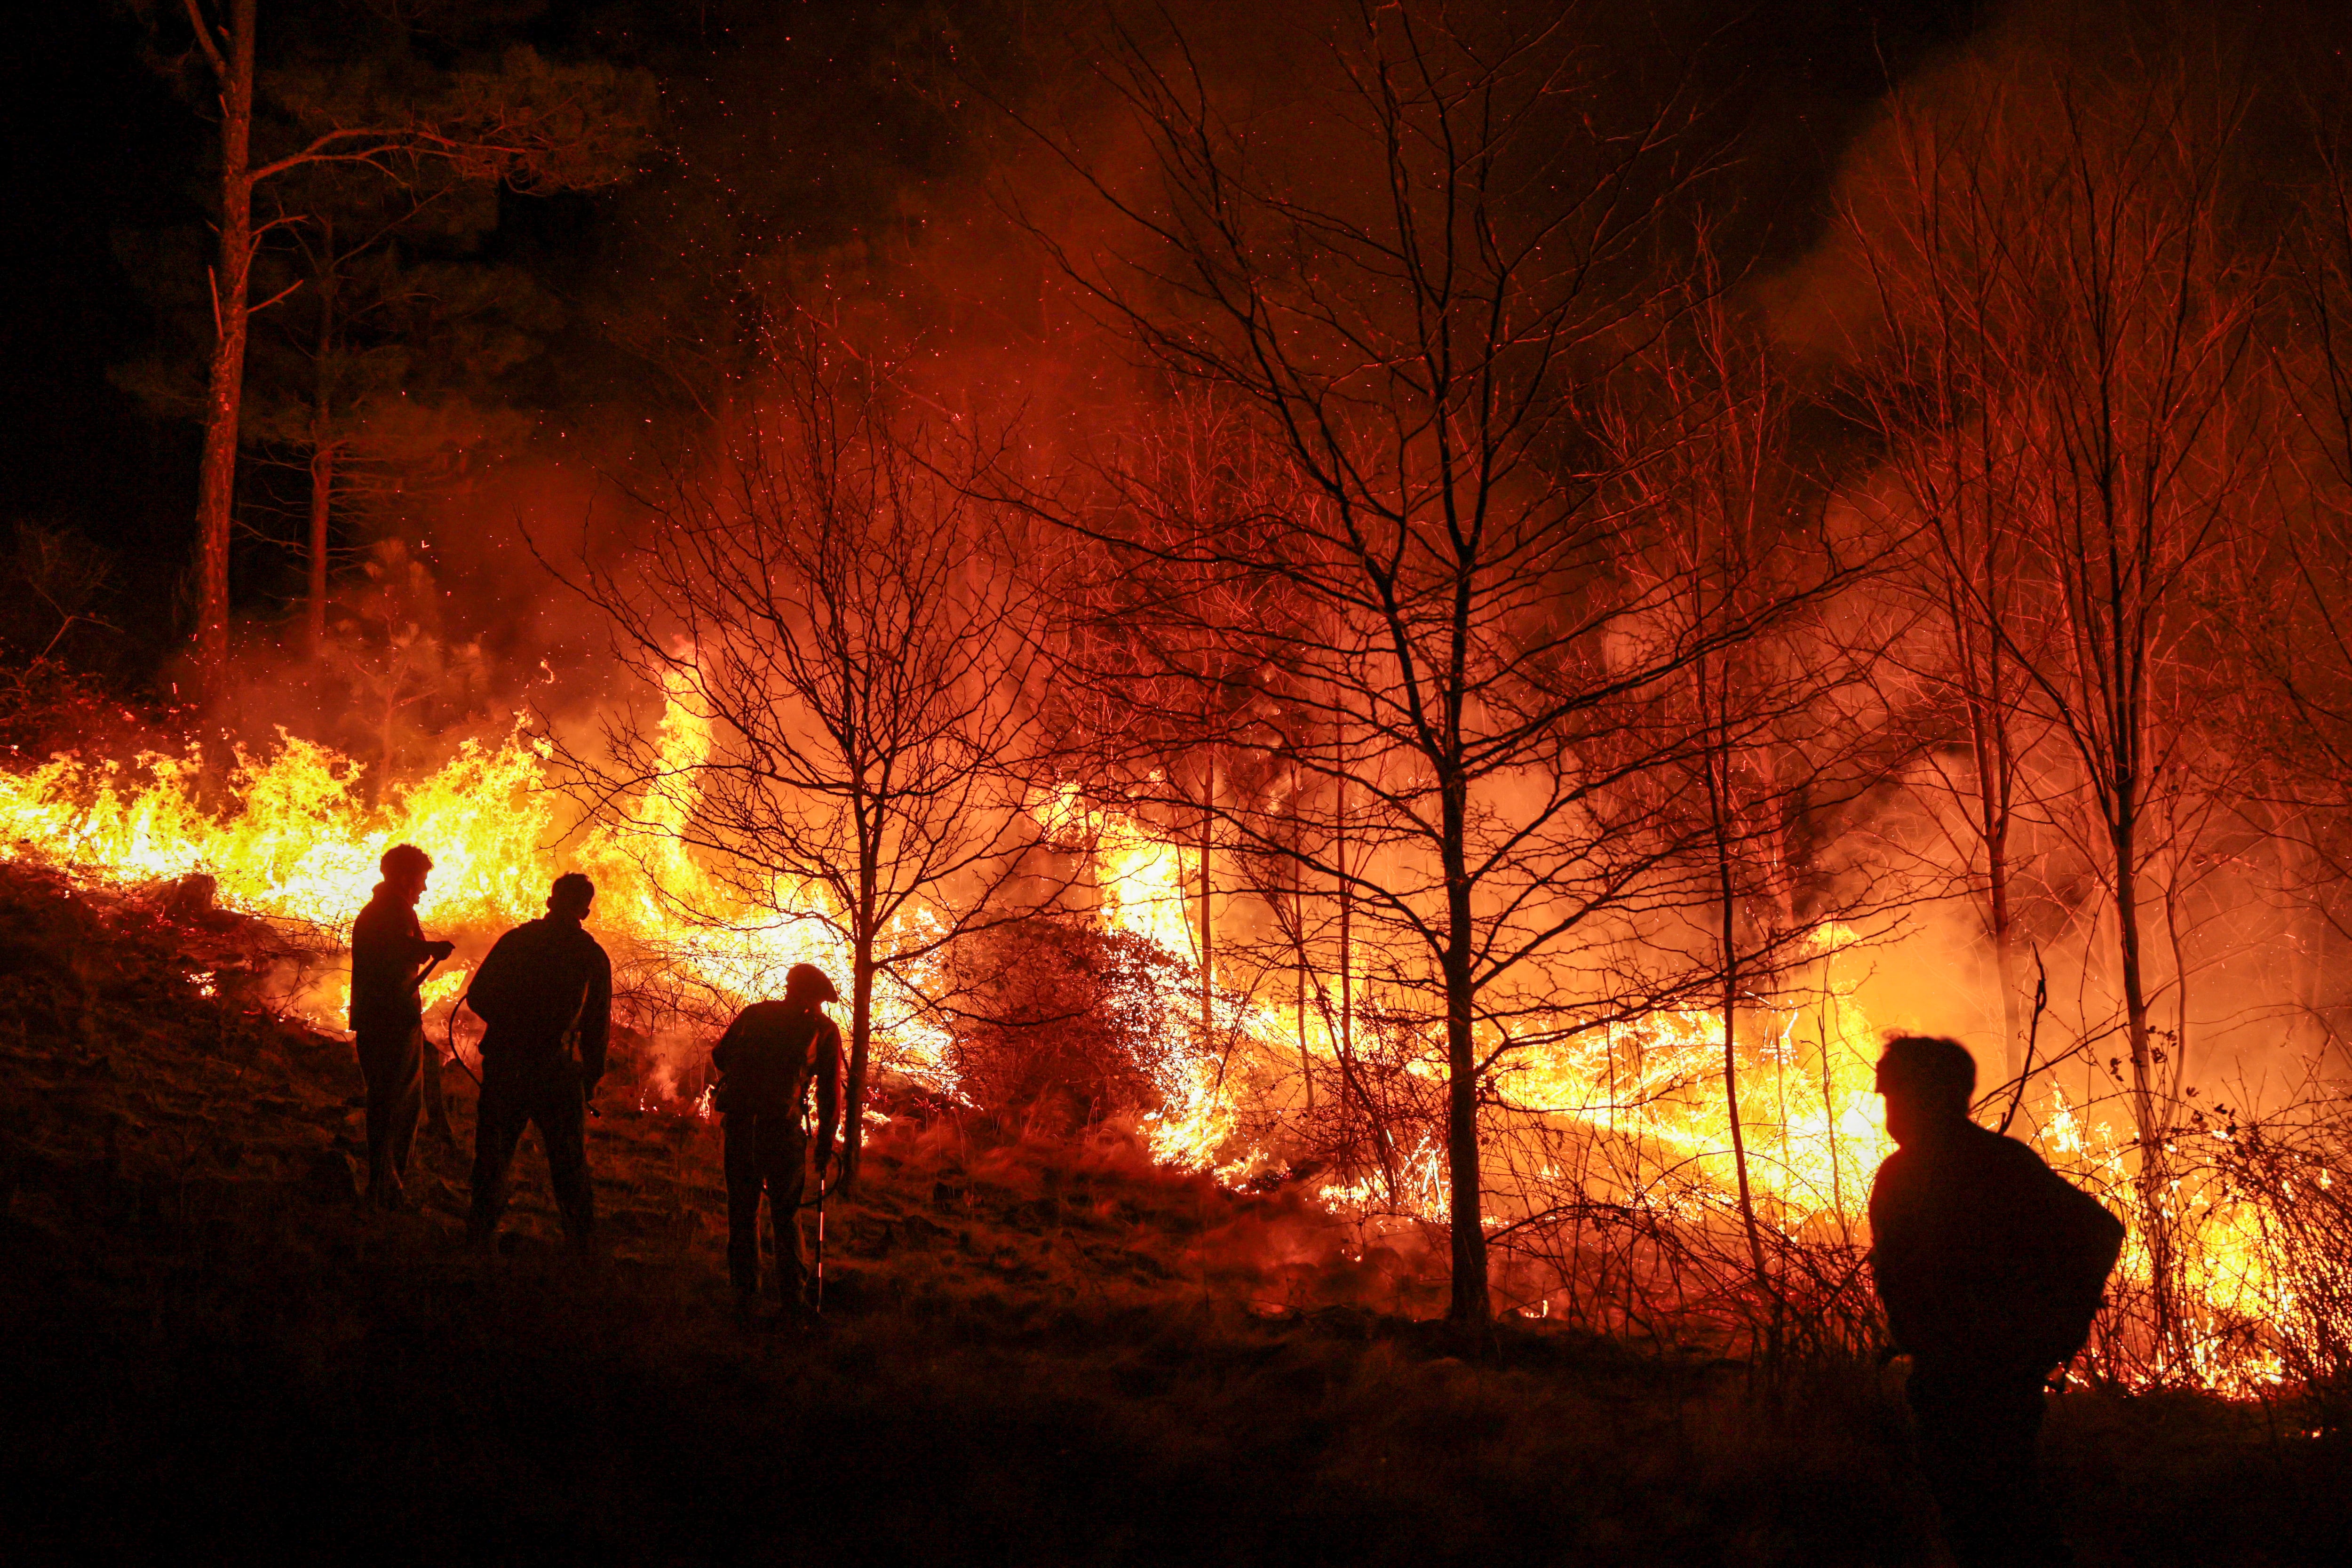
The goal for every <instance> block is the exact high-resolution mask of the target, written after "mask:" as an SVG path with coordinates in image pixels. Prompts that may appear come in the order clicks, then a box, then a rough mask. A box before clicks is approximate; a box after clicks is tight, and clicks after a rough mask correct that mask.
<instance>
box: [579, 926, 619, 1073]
mask: <svg viewBox="0 0 2352 1568" xmlns="http://www.w3.org/2000/svg"><path fill="white" fill-rule="evenodd" d="M591 946H592V951H593V953H594V958H593V962H592V963H591V964H590V966H589V971H588V994H587V995H586V996H585V997H584V998H583V999H582V1001H581V1004H580V1076H581V1077H582V1078H583V1079H586V1080H587V1082H588V1084H589V1086H590V1087H592V1088H593V1087H594V1085H595V1082H596V1080H597V1079H600V1078H603V1077H604V1047H605V1044H606V1042H607V1041H609V1040H610V1039H611V1038H612V1035H613V961H612V959H611V958H610V957H609V956H608V955H607V954H606V953H605V952H604V949H603V948H602V947H597V946H594V945H593V944H591Z"/></svg>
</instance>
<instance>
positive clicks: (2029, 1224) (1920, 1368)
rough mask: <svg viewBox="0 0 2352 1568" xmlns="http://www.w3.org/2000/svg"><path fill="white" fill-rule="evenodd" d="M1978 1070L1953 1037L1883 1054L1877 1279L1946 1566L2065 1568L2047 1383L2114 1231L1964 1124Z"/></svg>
mask: <svg viewBox="0 0 2352 1568" xmlns="http://www.w3.org/2000/svg"><path fill="white" fill-rule="evenodd" d="M1976 1073H1977V1069H1976V1062H1975V1060H1974V1059H1973V1058H1970V1057H1969V1052H1968V1047H1965V1046H1963V1045H1961V1044H1960V1043H1959V1042H1958V1041H1957V1040H1947V1039H1937V1038H1931V1037H1924V1036H1906V1037H1903V1038H1901V1039H1897V1040H1892V1041H1890V1042H1888V1044H1887V1047H1886V1052H1885V1056H1883V1057H1881V1058H1879V1063H1878V1092H1879V1093H1880V1094H1882V1095H1884V1096H1885V1099H1886V1131H1887V1134H1888V1136H1890V1137H1892V1138H1893V1139H1894V1140H1895V1144H1896V1148H1895V1152H1894V1153H1892V1154H1889V1155H1888V1156H1887V1157H1886V1160H1885V1163H1883V1164H1881V1165H1880V1166H1879V1168H1878V1176H1877V1179H1876V1180H1875V1181H1874V1182H1873V1184H1871V1189H1870V1235H1871V1270H1872V1273H1873V1274H1874V1277H1875V1279H1876V1280H1877V1285H1878V1299H1879V1300H1880V1302H1881V1303H1882V1304H1883V1305H1884V1306H1885V1309H1886V1322H1887V1327H1888V1328H1889V1329H1890V1330H1891V1331H1892V1332H1893V1335H1894V1341H1895V1350H1896V1351H1897V1352H1903V1353H1906V1354H1908V1355H1909V1356H1910V1357H1911V1374H1910V1378H1909V1381H1908V1383H1907V1384H1906V1389H1905V1393H1906V1397H1907V1399H1908V1401H1909V1403H1910V1405H1911V1414H1912V1421H1913V1426H1914V1429H1915V1431H1916V1435H1917V1440H1918V1454H1919V1466H1920V1469H1921V1470H1922V1472H1923V1473H1924V1474H1925V1476H1926V1478H1927V1486H1928V1489H1929V1490H1930V1491H1931V1492H1933V1493H1934V1494H1935V1498H1936V1502H1937V1509H1938V1510H1939V1511H1940V1512H1941V1513H1942V1514H1943V1519H1944V1533H1945V1535H1946V1537H1947V1539H1948V1541H1949V1542H1950V1545H1951V1548H1952V1555H1953V1556H1954V1557H1955V1558H1956V1559H1957V1560H1958V1562H1959V1563H1962V1564H1964V1565H1965V1564H1976V1563H2004V1564H2006V1563H2066V1562H2070V1561H2072V1557H2071V1554H2070V1553H2069V1552H2068V1550H2067V1547H2066V1542H2065V1538H2064V1535H2063V1533H2062V1532H2061V1531H2060V1529H2059V1527H2058V1521H2057V1519H2056V1517H2055V1515H2054V1514H2053V1512H2052V1510H2051V1509H2050V1506H2049V1504H2048V1502H2047V1501H2046V1500H2045V1499H2044V1498H2043V1496H2042V1486H2041V1480H2040V1477H2039V1476H2038V1474H2037V1471H2036V1462H2035V1454H2034V1448H2035V1444H2036V1441H2037V1439H2038V1438H2039V1436H2040V1434H2041V1431H2042V1400H2043V1384H2044V1380H2045V1379H2047V1378H2048V1377H2049V1375H2050V1373H2052V1371H2053V1369H2055V1368H2058V1367H2060V1366H2063V1364H2064V1363H2067V1362H2069V1361H2071V1360H2073V1359H2074V1355H2075V1353H2076V1352H2079V1351H2081V1350H2082V1348H2083V1345H2084V1341H2085V1340H2086V1339H2088V1337H2089V1335H2090V1331H2091V1320H2092V1318H2093V1317H2094V1315H2095V1314H2096V1312H2097V1311H2098V1309H2099V1293H2100V1291H2101V1290H2102V1289H2105V1285H2106V1279H2107V1274H2108V1272H2109V1271H2110V1270H2111V1269H2113V1268H2115V1266H2116V1257H2117V1255H2118V1254H2119V1253H2120V1252H2121V1250H2122V1247H2123V1240H2124V1227H2123V1225H2122V1222H2120V1221H2118V1220H2117V1219H2116V1217H2115V1215H2111V1214H2109V1213H2108V1212H2107V1211H2106V1210H2105V1208H2104V1207H2102V1206H2101V1205H2099V1203H2098V1201H2097V1200H2096V1199H2095V1198H2093V1197H2091V1196H2090V1195H2088V1194H2084V1193H2082V1192H2079V1191H2077V1190H2076V1189H2075V1188H2074V1186H2072V1185H2071V1184H2068V1183H2067V1182H2066V1180H2065V1179H2064V1178H2063V1177H2062V1176H2060V1175H2059V1174H2058V1173H2056V1172H2054V1171H2053V1170H2052V1169H2051V1168H2050V1167H2049V1166H2048V1165H2045V1164H2043V1163H2042V1157H2041V1156H2040V1155H2039V1154H2036V1153H2035V1152H2033V1151H2032V1150H2031V1149H2029V1148H2027V1147H2026V1146H2025V1145H2024V1144H2022V1143H2021V1142H2018V1141H2017V1140H2016V1139H2014V1138H2005V1137H2003V1136H2001V1135H2000V1133H1998V1132H1995V1131H1990V1129H1988V1128H1983V1127H1979V1126H1978V1125H1977V1124H1976V1123H1975V1122H1974V1121H1971V1120H1969V1101H1970V1097H1971V1096H1972V1095H1973V1094H1974V1093H1975V1090H1976Z"/></svg>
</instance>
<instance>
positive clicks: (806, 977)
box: [710, 963, 843, 1312]
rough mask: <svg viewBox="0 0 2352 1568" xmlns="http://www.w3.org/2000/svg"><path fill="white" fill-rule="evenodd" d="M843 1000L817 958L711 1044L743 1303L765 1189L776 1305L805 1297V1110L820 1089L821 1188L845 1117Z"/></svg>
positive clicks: (748, 1298) (752, 1273)
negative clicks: (836, 1010) (832, 1005)
mask: <svg viewBox="0 0 2352 1568" xmlns="http://www.w3.org/2000/svg"><path fill="white" fill-rule="evenodd" d="M839 1000H841V996H840V993H838V992H836V991H835V989H834V986H833V982H832V981H830V980H828V979H826V978H825V975H824V971H822V970H820V969H818V968H817V967H816V965H814V964H813V963H795V964H793V966H792V968H791V969H790V970H789V971H787V972H786V973H785V975H784V997H783V1000H782V1001H781V1002H775V1001H769V1002H754V1003H752V1004H751V1005H750V1006H748V1007H746V1008H744V1009H743V1011H742V1012H741V1013H740V1014H738V1015H737V1016H736V1018H735V1021H734V1022H733V1023H732V1024H730V1025H729V1026H727V1033H726V1034H725V1035H724V1036H723V1037H720V1039H719V1044H718V1045H717V1046H716V1047H713V1048H712V1050H711V1053H710V1060H711V1063H712V1065H714V1066H715V1067H717V1068H719V1075H720V1077H719V1086H718V1092H717V1094H716V1096H715V1099H716V1100H717V1103H718V1107H719V1114H720V1122H719V1125H720V1128H721V1131H722V1132H723V1135H724V1137H725V1140H726V1154H725V1163H726V1170H727V1272H728V1275H729V1277H730V1279H732V1280H733V1281H734V1285H735V1300H736V1303H737V1305H738V1307H739V1308H740V1309H741V1310H744V1311H746V1312H749V1311H750V1310H753V1309H754V1308H756V1307H757V1305H758V1303H759V1300H760V1198H761V1194H763V1193H764V1194H766V1196H767V1200H768V1217H769V1225H770V1227H771V1229H772V1232H773V1235H774V1251H775V1255H776V1272H775V1287H776V1297H777V1300H778V1304H779V1305H781V1306H783V1307H785V1308H793V1307H798V1306H802V1305H804V1304H805V1303H806V1300H807V1289H808V1258H807V1255H806V1253H805V1251H804V1250H803V1247H802V1243H801V1226H800V1207H801V1194H802V1193H803V1190H805V1187H806V1184H807V1180H808V1154H809V1150H808V1136H807V1133H806V1131H804V1128H803V1117H804V1116H805V1115H806V1113H807V1112H806V1108H807V1104H808V1093H809V1088H810V1085H811V1084H812V1083H814V1085H815V1088H816V1122H817V1126H816V1177H817V1183H818V1190H819V1192H820V1193H822V1192H823V1190H824V1177H825V1171H826V1169H827V1167H828V1166H830V1165H831V1164H832V1163H833V1152H834V1135H835V1132H836V1131H838V1129H839V1127H840V1123H841V1110H842V1106H841V1085H842V1078H843V1070H842V1052H841V1030H840V1028H839V1027H838V1026H836V1025H835V1023H834V1021H833V1020H832V1019H830V1018H828V1017H826V1016H825V1015H824V1005H825V1004H826V1003H827V1002H838V1001H839Z"/></svg>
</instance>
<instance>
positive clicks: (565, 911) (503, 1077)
mask: <svg viewBox="0 0 2352 1568" xmlns="http://www.w3.org/2000/svg"><path fill="white" fill-rule="evenodd" d="M595 898H596V889H595V886H594V884H593V883H592V882H590V881H589V880H588V879H587V878H585V877H583V876H581V875H580V874H579V873H578V872H576V871H574V872H570V873H567V874H565V875H563V876H561V877H558V878H557V879H555V886H554V888H553V889H552V890H551V891H550V892H549V894H548V895H547V913H545V914H544V915H541V917H540V918H539V919H537V920H535V921H527V922H526V923H524V924H522V925H519V926H517V927H515V928H514V930H512V931H509V932H507V933H506V935H504V936H502V937H500V938H499V940H498V944H497V945H496V946H494V947H492V948H491V949H490V952H489V956H488V957H487V958H485V959H483V960H482V967H481V968H480V969H479V970H478V971H476V972H475V974H474V983H473V985H472V987H471V988H470V989H468V990H467V993H466V1005H467V1006H469V1007H471V1008H472V1009H473V1010H474V1011H475V1013H477V1014H478V1015H479V1016H480V1017H481V1019H482V1022H483V1023H484V1024H486V1025H488V1028H487V1029H486V1030H485V1031H484V1033H483V1035H482V1098H481V1101H480V1104H479V1107H478V1110H476V1112H475V1115H474V1210H473V1215H472V1218H471V1219H470V1221H469V1222H468V1224H467V1234H468V1235H470V1236H471V1237H473V1239H474V1240H475V1241H476V1242H477V1243H484V1242H488V1240H489V1239H490V1237H491V1236H492V1235H494V1234H495V1233H496V1232H497V1230H498V1227H499V1215H502V1214H504V1213H505V1212H506V1206H507V1173H508V1167H509V1165H511V1164H512V1163H514V1156H515V1147H516V1145H517V1144H519V1143H520V1142H522V1130H523V1127H524V1124H525V1123H528V1122H536V1123H538V1126H539V1141H540V1143H541V1146H542V1147H543V1148H545V1149H546V1151H547V1175H548V1181H549V1184H551V1185H552V1186H553V1187H554V1188H555V1202H556V1205H557V1206H558V1207H559V1208H561V1209H562V1211H563V1228H564V1231H565V1234H567V1235H568V1236H569V1237H571V1238H572V1244H573V1245H574V1246H575V1247H584V1246H585V1245H586V1244H587V1241H588V1237H589V1235H590V1233H591V1232H592V1231H593V1229H594V1228H595V1223H596V1205H595V1199H594V1197H593V1194H592V1193H591V1192H590V1190H589V1184H588V1150H587V1125H588V1122H587V1118H588V1096H589V1094H590V1093H592V1092H593V1090H594V1089H595V1087H596V1080H597V1079H599V1078H602V1077H603V1076H604V1042H605V1037H606V1036H607V1035H609V1034H610V1033H611V1031H612V1024H613V963H612V960H611V959H609V958H607V957H606V956H605V955H604V949H603V948H602V947H600V946H598V945H597V942H596V939H595V938H594V937H592V936H590V935H589V934H588V933H587V932H586V931H583V930H582V929H581V922H582V921H584V920H586V919H587V918H588V910H589V907H590V906H591V905H592V904H593V903H594V901H595Z"/></svg>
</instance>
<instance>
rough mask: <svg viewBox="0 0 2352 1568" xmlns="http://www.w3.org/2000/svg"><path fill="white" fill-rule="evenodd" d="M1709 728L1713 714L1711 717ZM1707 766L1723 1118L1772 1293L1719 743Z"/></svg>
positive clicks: (1762, 1286)
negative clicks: (1717, 913)
mask: <svg viewBox="0 0 2352 1568" xmlns="http://www.w3.org/2000/svg"><path fill="white" fill-rule="evenodd" d="M1699 669H1700V676H1699V679H1700V682H1701V689H1702V690H1704V689H1705V681H1706V673H1705V672H1706V661H1705V660H1704V659H1702V660H1701V661H1700V662H1699ZM1708 721H1709V723H1710V725H1712V722H1713V715H1712V714H1711V713H1710V714H1709V715H1708ZM1723 768H1724V758H1723V754H1722V749H1721V746H1720V744H1717V743H1711V744H1710V745H1709V748H1708V751H1707V755H1706V800H1707V810H1708V813H1709V815H1710V816H1711V817H1712V818H1713V822H1714V827H1715V871H1716V889H1717V896H1718V898H1719V899H1720V900H1721V915H1722V921H1721V926H1720V929H1719V930H1718V931H1717V940H1719V941H1720V942H1721V943H1722V951H1723V993H1722V998H1723V1106H1724V1115H1725V1117H1726V1119H1727V1121H1729V1122H1730V1125H1731V1164H1732V1170H1733V1173H1735V1175H1736V1176H1737V1177H1738V1185H1739V1223H1740V1226H1741V1228H1742V1229H1744V1230H1745V1231H1746V1232H1747V1236H1748V1264H1749V1267H1750V1268H1753V1269H1754V1270H1755V1275H1756V1289H1757V1290H1758V1291H1759V1293H1763V1294H1767V1295H1769V1293H1770V1290H1771V1288H1772V1275H1771V1271H1770V1269H1769V1268H1767V1267H1766V1266H1765V1262H1764V1238H1763V1236H1762V1234H1761V1232H1759V1230H1758V1228H1757V1225H1756V1194H1755V1192H1754V1189H1753V1188H1752V1186H1751V1185H1750V1184H1749V1182H1748V1134H1747V1131H1746V1130H1745V1129H1744V1128H1742V1127H1741V1126H1740V1124H1739V1033H1738V1022H1737V1020H1738V1013H1739V945H1738V930H1737V929H1736V924H1735V922H1736V920H1737V917H1738V904H1737V903H1736V901H1735V898H1734V891H1733V887H1732V876H1731V837H1730V824H1729V822H1728V821H1727V811H1728V802H1727V798H1726V797H1727V795H1729V793H1730V791H1729V789H1728V788H1727V781H1726V780H1725V779H1724V778H1723V776H1722V775H1723Z"/></svg>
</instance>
